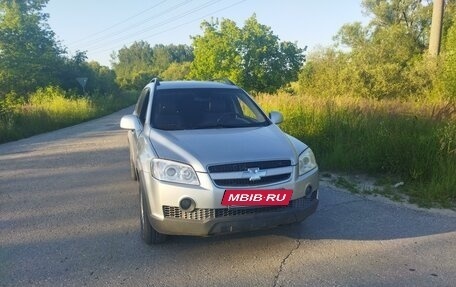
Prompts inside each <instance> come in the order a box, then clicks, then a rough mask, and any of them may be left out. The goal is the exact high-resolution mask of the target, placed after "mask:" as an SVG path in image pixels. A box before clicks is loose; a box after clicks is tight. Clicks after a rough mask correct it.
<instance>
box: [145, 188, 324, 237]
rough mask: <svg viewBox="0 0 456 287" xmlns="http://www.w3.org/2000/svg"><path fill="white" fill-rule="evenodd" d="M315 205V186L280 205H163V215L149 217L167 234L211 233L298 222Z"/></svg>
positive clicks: (207, 234) (157, 228) (240, 230)
mask: <svg viewBox="0 0 456 287" xmlns="http://www.w3.org/2000/svg"><path fill="white" fill-rule="evenodd" d="M317 207H318V190H315V191H314V193H313V194H312V195H311V196H309V197H303V198H299V199H295V200H292V201H291V202H290V204H289V205H288V206H283V207H255V208H246V207H243V208H217V209H195V210H194V211H192V212H185V211H181V210H180V209H179V208H178V207H170V206H164V207H163V211H164V214H165V217H164V219H154V218H153V217H151V218H150V222H151V224H152V226H153V228H154V229H155V230H157V231H158V232H160V233H163V234H169V235H194V236H210V235H217V234H227V233H235V232H244V231H251V230H257V229H265V228H271V227H276V226H279V225H284V224H290V223H295V222H301V221H303V220H304V219H306V218H307V217H308V216H310V215H311V214H313V213H314V212H315V210H316V209H317Z"/></svg>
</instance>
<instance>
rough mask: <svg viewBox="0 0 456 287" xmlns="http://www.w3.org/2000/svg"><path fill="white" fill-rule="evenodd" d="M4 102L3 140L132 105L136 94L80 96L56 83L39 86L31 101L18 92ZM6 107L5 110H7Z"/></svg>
mask: <svg viewBox="0 0 456 287" xmlns="http://www.w3.org/2000/svg"><path fill="white" fill-rule="evenodd" d="M5 98H6V99H11V100H10V101H0V109H1V108H4V109H5V110H6V111H7V112H3V113H0V143H3V142H6V141H12V140H17V139H20V138H24V137H28V136H31V135H34V134H38V133H42V132H46V131H51V130H55V129H58V128H62V127H66V126H69V125H73V124H77V123H80V122H82V121H86V120H89V119H91V118H95V117H99V116H102V115H106V114H109V113H112V112H114V111H117V110H118V109H120V108H124V107H127V106H129V105H132V104H133V103H134V102H135V100H136V94H129V93H121V94H116V95H114V94H110V95H105V94H92V95H90V96H88V95H87V96H82V97H81V96H79V95H77V94H75V93H72V92H66V91H64V90H63V89H61V88H59V87H55V86H48V87H45V88H39V89H38V90H37V91H36V92H34V93H32V94H30V96H29V99H28V101H27V102H24V101H22V98H20V97H17V96H16V95H15V94H14V93H10V94H8V95H7V96H6V97H5ZM5 110H3V111H5Z"/></svg>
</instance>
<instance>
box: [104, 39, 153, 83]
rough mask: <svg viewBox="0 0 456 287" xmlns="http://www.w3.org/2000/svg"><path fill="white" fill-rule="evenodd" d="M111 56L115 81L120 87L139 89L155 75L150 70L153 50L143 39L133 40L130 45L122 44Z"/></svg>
mask: <svg viewBox="0 0 456 287" xmlns="http://www.w3.org/2000/svg"><path fill="white" fill-rule="evenodd" d="M112 58H113V61H112V66H113V68H114V70H115V72H116V75H117V79H116V81H117V83H118V84H119V86H120V87H121V88H125V89H137V90H140V89H142V87H143V86H144V85H145V84H146V83H147V81H148V80H149V81H150V79H152V77H153V76H155V75H154V74H153V73H154V72H153V70H152V67H153V63H154V59H153V50H152V47H151V46H150V44H149V43H147V42H145V41H139V42H134V43H133V44H132V45H131V46H130V47H126V46H124V47H123V48H122V49H120V50H119V51H118V52H117V54H114V55H112Z"/></svg>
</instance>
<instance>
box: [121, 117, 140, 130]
mask: <svg viewBox="0 0 456 287" xmlns="http://www.w3.org/2000/svg"><path fill="white" fill-rule="evenodd" d="M120 128H122V129H125V130H141V124H140V122H139V119H138V117H137V116H134V115H126V116H123V117H122V118H121V119H120Z"/></svg>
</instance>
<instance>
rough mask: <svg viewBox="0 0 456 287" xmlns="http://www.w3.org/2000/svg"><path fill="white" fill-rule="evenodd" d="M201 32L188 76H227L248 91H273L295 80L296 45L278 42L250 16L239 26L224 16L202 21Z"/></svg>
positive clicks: (195, 40) (299, 56) (298, 57)
mask: <svg viewBox="0 0 456 287" xmlns="http://www.w3.org/2000/svg"><path fill="white" fill-rule="evenodd" d="M201 28H202V30H203V35H199V36H195V37H193V46H194V49H195V50H194V54H195V59H194V61H193V62H192V65H191V67H190V75H189V77H191V78H196V79H206V80H207V79H214V78H215V79H217V78H229V79H231V80H232V81H234V82H236V83H237V84H239V85H241V86H242V87H244V88H245V89H247V90H249V91H251V92H272V91H277V90H278V89H279V88H280V87H282V86H284V85H286V84H288V83H289V82H291V81H294V80H296V79H297V75H298V72H299V69H300V68H301V66H302V64H303V62H304V56H303V50H302V49H300V48H298V47H297V45H296V44H294V43H290V42H280V41H279V37H278V36H276V35H274V34H273V32H272V30H271V28H270V27H268V26H265V25H262V24H260V23H259V22H258V21H257V19H256V16H255V15H253V16H252V17H250V18H249V19H247V21H246V22H245V24H244V27H242V28H239V27H237V26H236V23H235V22H233V21H231V20H229V19H223V20H222V21H221V22H220V23H218V22H211V23H209V22H207V21H204V22H203V23H202V25H201Z"/></svg>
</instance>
